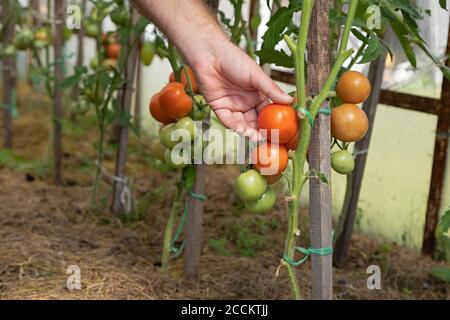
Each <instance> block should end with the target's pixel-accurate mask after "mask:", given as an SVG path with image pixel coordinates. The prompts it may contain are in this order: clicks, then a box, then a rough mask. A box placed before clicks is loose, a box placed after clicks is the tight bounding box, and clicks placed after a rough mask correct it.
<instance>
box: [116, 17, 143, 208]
mask: <svg viewBox="0 0 450 320" xmlns="http://www.w3.org/2000/svg"><path fill="white" fill-rule="evenodd" d="M131 12H132V19H133V23H135V22H136V19H137V14H136V11H135V10H131ZM135 42H136V34H135V33H132V35H131V36H130V39H129V43H130V44H133V46H132V48H131V51H130V54H129V55H128V57H127V64H126V68H125V79H126V83H125V85H124V89H123V91H122V92H123V95H122V97H123V99H122V100H121V101H119V103H121V104H122V108H121V110H122V112H123V114H124V115H129V114H130V112H131V100H132V96H133V80H134V73H135V70H136V63H137V59H138V46H137V45H136V43H135ZM128 134H129V128H128V124H120V130H119V149H118V150H117V158H116V169H115V176H116V177H117V178H118V179H120V181H118V180H117V179H116V180H115V181H114V185H113V199H112V205H111V211H112V213H114V214H116V215H118V214H121V213H129V212H126V211H127V210H126V209H127V208H126V207H125V206H124V203H123V202H122V197H121V195H122V192H123V190H124V188H126V187H127V185H126V183H125V182H126V181H125V178H126V175H125V171H126V164H127V152H128ZM128 200H129V201H131V199H128Z"/></svg>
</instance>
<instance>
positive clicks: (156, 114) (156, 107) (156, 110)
mask: <svg viewBox="0 0 450 320" xmlns="http://www.w3.org/2000/svg"><path fill="white" fill-rule="evenodd" d="M149 109H150V114H151V115H152V117H153V118H154V119H155V120H156V121H159V122H161V123H164V124H167V123H170V122H173V119H171V118H169V117H168V116H167V115H166V114H165V113H164V111H163V110H162V109H161V106H160V104H159V93H157V94H155V95H154V96H153V97H152V98H151V100H150V105H149Z"/></svg>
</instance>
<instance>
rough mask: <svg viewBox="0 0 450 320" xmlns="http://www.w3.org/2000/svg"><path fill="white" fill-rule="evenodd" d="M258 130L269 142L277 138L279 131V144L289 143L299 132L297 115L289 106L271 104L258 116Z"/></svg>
mask: <svg viewBox="0 0 450 320" xmlns="http://www.w3.org/2000/svg"><path fill="white" fill-rule="evenodd" d="M258 129H259V130H262V131H261V133H262V134H263V135H264V136H265V137H266V138H267V140H268V141H272V140H273V138H275V137H276V133H275V130H278V143H281V144H284V143H288V142H289V141H290V140H291V139H292V138H293V137H294V136H295V134H296V133H297V131H298V121H297V113H296V112H295V109H294V108H293V107H292V106H289V105H283V104H275V103H272V104H269V105H268V106H266V107H265V108H264V109H262V110H261V112H260V113H259V115H258ZM275 142H277V141H275Z"/></svg>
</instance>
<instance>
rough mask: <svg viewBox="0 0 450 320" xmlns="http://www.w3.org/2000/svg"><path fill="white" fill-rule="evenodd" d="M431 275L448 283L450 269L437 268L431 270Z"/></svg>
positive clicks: (449, 280)
mask: <svg viewBox="0 0 450 320" xmlns="http://www.w3.org/2000/svg"><path fill="white" fill-rule="evenodd" d="M431 274H432V275H433V276H434V277H435V278H437V279H439V280H441V281H444V282H450V268H445V267H437V268H433V269H432V270H431Z"/></svg>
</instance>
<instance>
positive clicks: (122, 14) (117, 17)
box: [110, 7, 131, 26]
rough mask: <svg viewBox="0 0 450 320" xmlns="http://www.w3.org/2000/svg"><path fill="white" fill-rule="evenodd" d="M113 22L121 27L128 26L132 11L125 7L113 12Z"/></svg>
mask: <svg viewBox="0 0 450 320" xmlns="http://www.w3.org/2000/svg"><path fill="white" fill-rule="evenodd" d="M110 17H111V21H112V22H114V23H115V24H116V25H119V26H126V25H128V23H129V22H130V18H131V16H130V11H129V10H128V9H127V8H125V7H118V8H116V9H114V10H113V11H112V12H111V15H110Z"/></svg>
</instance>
